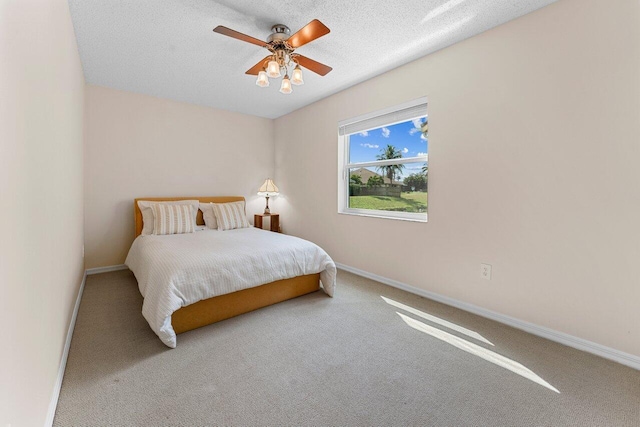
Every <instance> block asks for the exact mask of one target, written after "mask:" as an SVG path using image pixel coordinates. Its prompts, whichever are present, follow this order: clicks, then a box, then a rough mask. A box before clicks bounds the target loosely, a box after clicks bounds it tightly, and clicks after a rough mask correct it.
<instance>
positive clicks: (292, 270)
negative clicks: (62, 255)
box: [125, 227, 336, 348]
mask: <svg viewBox="0 0 640 427" xmlns="http://www.w3.org/2000/svg"><path fill="white" fill-rule="evenodd" d="M125 264H126V265H127V267H129V268H130V269H131V271H133V273H134V274H135V276H136V279H137V280H138V287H139V288H140V293H142V296H143V297H144V303H143V304H142V315H143V316H144V318H145V319H147V322H149V325H150V326H151V329H153V331H154V332H155V333H156V334H157V335H158V337H160V339H161V340H162V342H164V343H165V344H166V345H167V346H169V347H171V348H175V346H176V334H175V332H174V330H173V327H172V326H171V315H172V314H173V312H174V311H176V310H178V309H179V308H180V307H184V306H186V305H189V304H193V303H195V302H198V301H200V300H203V299H207V298H211V297H214V296H218V295H223V294H227V293H231V292H235V291H239V290H241V289H247V288H252V287H255V286H260V285H263V284H265V283H270V282H274V281H276V280H282V279H289V278H292V277H296V276H302V275H306V274H315V273H320V280H321V282H322V288H323V289H324V291H325V292H326V293H327V295H329V296H333V292H334V288H335V282H336V266H335V264H334V262H333V260H332V259H331V258H330V257H329V255H327V253H326V252H325V251H324V250H322V248H320V247H319V246H317V245H315V244H313V243H311V242H308V241H306V240H303V239H299V238H297V237H293V236H287V235H284V234H279V233H273V232H270V231H265V230H260V229H257V228H253V227H252V228H242V229H238V230H228V231H217V230H204V231H198V232H196V233H189V234H174V235H169V236H155V235H150V236H139V237H138V238H136V240H135V241H134V242H133V245H131V249H130V250H129V255H127V260H126V261H125Z"/></svg>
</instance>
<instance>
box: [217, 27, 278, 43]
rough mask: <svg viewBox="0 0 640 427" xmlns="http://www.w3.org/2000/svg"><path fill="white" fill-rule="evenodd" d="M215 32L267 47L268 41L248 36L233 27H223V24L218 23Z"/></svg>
mask: <svg viewBox="0 0 640 427" xmlns="http://www.w3.org/2000/svg"><path fill="white" fill-rule="evenodd" d="M213 32H214V33H218V34H222V35H225V36H228V37H232V38H234V39H238V40H242V41H243V42H247V43H253V44H256V45H258V46H260V47H265V46H266V45H267V43H266V42H263V41H262V40H258V39H257V38H255V37H251V36H248V35H246V34H242V33H240V32H238V31H236V30H232V29H231V28H227V27H223V26H222V25H218V26H217V27H215V28H214V29H213Z"/></svg>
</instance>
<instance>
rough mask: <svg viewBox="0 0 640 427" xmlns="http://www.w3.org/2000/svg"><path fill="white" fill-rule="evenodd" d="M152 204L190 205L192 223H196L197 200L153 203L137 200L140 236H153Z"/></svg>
mask: <svg viewBox="0 0 640 427" xmlns="http://www.w3.org/2000/svg"><path fill="white" fill-rule="evenodd" d="M154 203H162V204H166V205H192V206H193V222H194V223H195V222H196V216H197V215H198V205H199V204H200V202H199V201H198V200H176V201H175V202H154V201H150V200H138V207H139V208H140V211H141V212H142V233H140V234H141V235H142V236H148V235H149V234H153V211H152V210H151V205H152V204H154Z"/></svg>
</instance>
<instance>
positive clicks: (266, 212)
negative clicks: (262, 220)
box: [264, 196, 271, 215]
mask: <svg viewBox="0 0 640 427" xmlns="http://www.w3.org/2000/svg"><path fill="white" fill-rule="evenodd" d="M265 199H267V206H265V208H264V214H265V215H271V211H270V210H269V196H266V197H265Z"/></svg>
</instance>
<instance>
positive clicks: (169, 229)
mask: <svg viewBox="0 0 640 427" xmlns="http://www.w3.org/2000/svg"><path fill="white" fill-rule="evenodd" d="M151 210H152V211H153V234H156V235H158V234H184V233H193V232H194V231H195V225H196V222H195V220H194V218H193V205H168V204H166V203H153V204H151Z"/></svg>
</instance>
